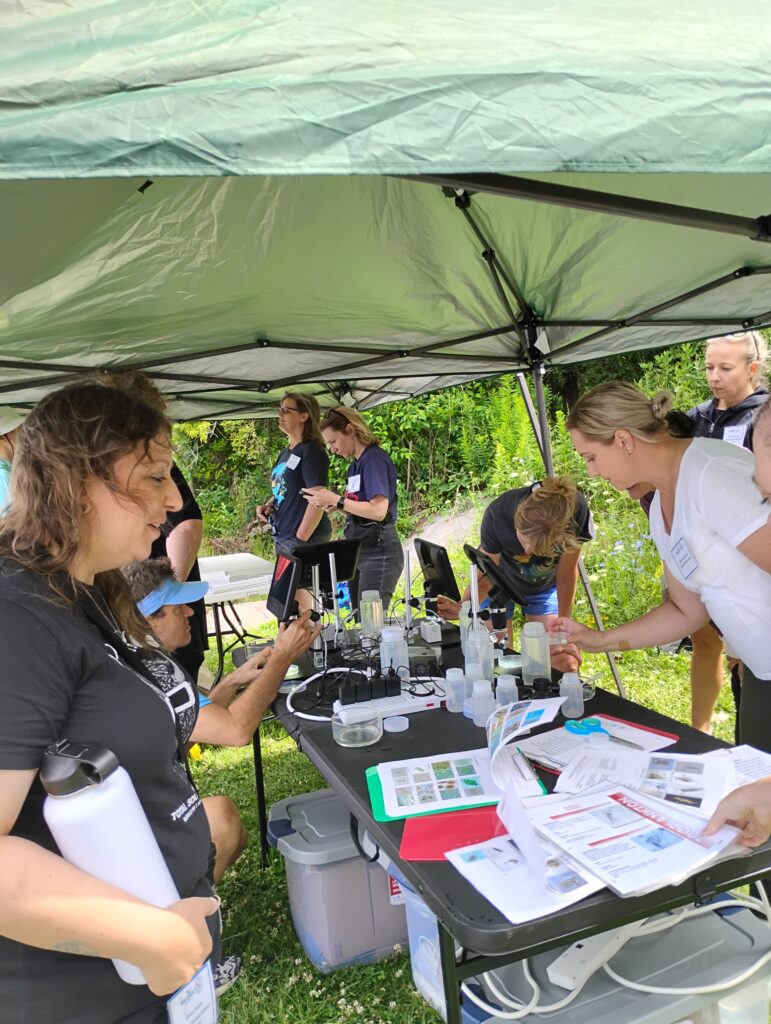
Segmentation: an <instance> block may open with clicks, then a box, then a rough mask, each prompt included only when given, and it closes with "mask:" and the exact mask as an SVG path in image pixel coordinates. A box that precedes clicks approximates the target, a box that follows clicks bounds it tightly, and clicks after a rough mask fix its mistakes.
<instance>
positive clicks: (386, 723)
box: [383, 715, 410, 732]
mask: <svg viewBox="0 0 771 1024" xmlns="http://www.w3.org/2000/svg"><path fill="white" fill-rule="evenodd" d="M409 727H410V720H409V718H407V716H406V715H392V716H391V717H390V718H385V719H384V720H383V728H384V729H385V731H386V732H406V731H407V729H409Z"/></svg>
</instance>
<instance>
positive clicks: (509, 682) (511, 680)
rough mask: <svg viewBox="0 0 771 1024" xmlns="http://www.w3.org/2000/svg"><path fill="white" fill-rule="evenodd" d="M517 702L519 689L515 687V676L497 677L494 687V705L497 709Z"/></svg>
mask: <svg viewBox="0 0 771 1024" xmlns="http://www.w3.org/2000/svg"><path fill="white" fill-rule="evenodd" d="M518 700H519V688H518V687H517V677H516V676H498V682H497V683H496V685H495V703H496V704H497V705H498V707H504V706H505V705H506V704H516V703H517V701H518Z"/></svg>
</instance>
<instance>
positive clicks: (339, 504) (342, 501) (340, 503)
mask: <svg viewBox="0 0 771 1024" xmlns="http://www.w3.org/2000/svg"><path fill="white" fill-rule="evenodd" d="M343 505H345V495H344V494H341V495H340V497H339V498H338V499H337V508H339V509H340V511H342V509H343Z"/></svg>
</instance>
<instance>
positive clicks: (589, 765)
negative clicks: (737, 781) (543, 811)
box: [555, 747, 733, 817]
mask: <svg viewBox="0 0 771 1024" xmlns="http://www.w3.org/2000/svg"><path fill="white" fill-rule="evenodd" d="M732 778H733V767H732V765H731V762H730V760H729V758H727V757H726V756H725V755H723V756H722V757H719V758H710V757H707V756H705V755H704V754H665V753H660V752H659V753H651V754H648V753H641V752H637V751H634V750H617V749H615V748H614V749H611V748H610V747H606V748H605V749H603V750H592V749H585V750H582V751H579V753H577V754H576V755H575V756H574V757H573V759H572V760H571V761H570V762H569V764H568V765H567V767H566V768H565V770H564V771H563V772H562V774H561V775H560V777H559V780H558V782H557V785H556V787H555V791H556V792H557V793H583V792H585V791H586V790H588V789H592V788H593V787H594V786H597V785H601V784H602V783H604V782H615V783H617V784H619V785H622V786H628V787H629V788H630V789H634V790H636V791H637V792H638V793H642V794H643V795H644V796H654V797H656V799H658V800H663V801H664V803H671V804H677V805H678V806H680V807H690V808H692V809H694V810H696V811H699V812H700V813H702V814H705V815H706V816H707V817H709V816H710V815H711V814H712V812H713V811H714V809H715V808H716V807H717V805H718V803H719V802H720V801H721V800H722V798H723V797H724V796H725V794H726V793H727V792H728V790H729V788H730V786H731V780H732Z"/></svg>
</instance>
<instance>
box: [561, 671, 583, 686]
mask: <svg viewBox="0 0 771 1024" xmlns="http://www.w3.org/2000/svg"><path fill="white" fill-rule="evenodd" d="M560 685H561V686H580V685H581V680H580V679H579V677H578V673H577V672H563V674H562V680H561V682H560Z"/></svg>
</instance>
